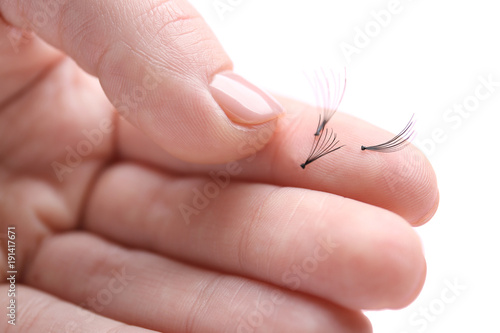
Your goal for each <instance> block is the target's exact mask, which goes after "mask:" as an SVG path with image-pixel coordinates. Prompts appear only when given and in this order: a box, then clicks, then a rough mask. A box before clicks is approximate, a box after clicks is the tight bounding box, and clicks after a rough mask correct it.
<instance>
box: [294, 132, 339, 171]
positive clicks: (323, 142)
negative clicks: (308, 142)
mask: <svg viewBox="0 0 500 333" xmlns="http://www.w3.org/2000/svg"><path fill="white" fill-rule="evenodd" d="M318 126H319V125H318ZM332 134H333V135H332ZM338 143H339V141H337V134H336V133H333V131H330V129H328V128H327V129H324V130H322V131H321V133H320V135H319V136H314V141H313V145H312V147H311V151H310V152H309V156H308V157H307V160H306V161H305V162H304V163H302V164H301V165H300V166H301V167H302V169H305V168H306V165H308V164H309V163H312V162H314V161H316V160H317V159H319V158H321V157H323V156H325V155H328V154H330V153H333V152H334V151H336V150H339V149H340V148H342V147H344V146H343V145H342V146H340V147H337V144H338Z"/></svg>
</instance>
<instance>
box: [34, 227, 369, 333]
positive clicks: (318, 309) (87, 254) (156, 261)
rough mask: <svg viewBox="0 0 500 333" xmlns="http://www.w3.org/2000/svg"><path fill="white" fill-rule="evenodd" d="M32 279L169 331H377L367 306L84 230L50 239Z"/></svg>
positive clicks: (100, 309)
mask: <svg viewBox="0 0 500 333" xmlns="http://www.w3.org/2000/svg"><path fill="white" fill-rule="evenodd" d="M47 272H51V274H47ZM26 280H27V282H28V283H30V284H33V285H34V286H36V287H38V288H40V289H43V290H46V291H48V292H51V293H53V294H55V295H57V296H59V297H61V298H64V299H67V300H69V301H71V302H74V303H77V304H82V306H84V307H87V308H89V310H90V311H94V312H97V313H98V314H100V315H105V316H108V317H110V318H114V319H116V320H120V321H123V322H126V323H128V324H132V325H137V326H141V327H147V328H150V329H155V330H158V331H162V332H254V331H263V332H265V331H269V330H270V329H271V328H272V329H273V330H274V331H276V332H353V333H354V332H356V333H360V332H371V328H370V324H369V323H368V322H367V320H366V318H365V317H364V316H363V315H362V314H361V313H360V312H356V311H350V310H346V309H342V308H340V307H337V306H334V305H331V304H328V303H326V302H324V301H321V300H318V299H313V298H310V297H307V296H303V295H297V294H294V293H291V292H289V291H286V290H282V289H280V288H277V287H271V286H269V285H265V284H263V283H258V282H255V281H250V280H248V279H244V278H241V277H235V276H230V275H224V274H221V273H216V272H211V271H207V270H205V269H199V268H194V267H190V266H188V265H185V264H181V263H178V262H175V261H172V260H168V259H165V258H161V257H160V256H157V255H153V254H151V253H147V252H145V251H139V250H127V249H124V248H122V247H119V246H116V245H114V244H111V243H109V242H107V241H104V240H102V239H99V238H97V237H95V236H93V235H89V234H85V233H80V234H76V233H75V234H68V235H64V236H57V237H54V238H52V239H51V240H48V241H47V242H45V243H44V246H43V247H42V248H41V249H40V251H39V253H38V255H37V257H36V259H35V260H34V262H33V265H32V266H31V269H30V270H29V272H28V273H27V277H26Z"/></svg>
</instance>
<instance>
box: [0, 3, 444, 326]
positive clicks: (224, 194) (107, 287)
mask: <svg viewBox="0 0 500 333" xmlns="http://www.w3.org/2000/svg"><path fill="white" fill-rule="evenodd" d="M40 3H41V2H37V1H29V0H23V1H12V0H6V1H3V2H2V3H1V4H0V13H1V15H2V18H1V19H0V36H1V37H0V38H2V40H1V42H0V58H1V59H0V60H1V61H0V227H1V228H2V229H1V230H2V231H1V232H2V233H3V232H4V231H5V230H7V226H8V225H14V226H16V234H17V238H16V265H17V270H18V272H19V273H18V275H17V281H16V288H17V291H18V293H17V294H18V297H17V302H18V304H22V306H20V307H19V308H18V313H17V314H18V317H17V319H18V321H17V325H16V327H13V326H11V325H8V324H7V322H6V321H5V320H2V321H0V331H3V332H16V331H22V332H40V331H50V330H52V331H54V332H59V331H63V330H67V331H69V332H71V331H75V330H76V328H79V329H80V330H79V332H95V331H110V332H143V331H144V332H146V331H149V330H153V331H161V332H235V331H236V332H247V331H252V330H253V331H254V332H358V333H359V332H371V326H370V323H369V322H368V321H367V319H366V318H365V317H364V316H363V314H362V312H361V310H362V309H385V308H401V307H404V306H406V305H408V304H409V303H410V302H411V301H412V300H413V299H414V298H415V297H416V296H417V295H418V293H419V291H420V289H421V288H422V285H423V282H424V279H425V271H426V266H425V259H424V256H423V251H422V247H421V244H420V240H419V238H418V236H417V234H416V233H415V232H414V231H413V229H412V226H417V225H421V224H424V223H426V222H427V221H428V220H429V219H430V218H431V217H432V215H433V214H434V212H435V211H436V209H437V205H438V198H439V195H438V189H437V184H436V178H435V175H434V172H433V170H432V167H431V166H430V164H429V162H428V161H427V160H426V158H425V157H424V156H423V154H421V153H420V152H419V151H418V150H417V149H416V148H414V147H413V146H409V147H407V148H405V149H404V150H402V151H400V152H398V153H394V154H377V153H373V152H362V151H360V149H359V147H360V146H361V145H362V144H371V143H379V142H384V141H386V140H387V139H388V138H391V137H392V135H391V134H390V133H388V132H386V131H383V130H381V129H379V128H376V127H374V126H373V125H370V124H368V123H366V122H364V121H362V120H360V119H356V118H354V117H352V116H349V115H347V114H344V113H341V112H338V113H337V114H336V115H335V116H334V118H333V119H332V121H331V123H330V124H329V126H333V128H334V130H335V132H336V133H337V134H338V137H339V138H340V139H341V143H342V144H346V145H347V146H346V147H344V148H342V149H341V150H339V151H337V152H335V153H334V154H331V155H328V156H327V157H324V158H323V159H321V160H319V161H316V162H314V163H312V164H310V165H308V166H307V167H306V170H302V169H301V168H300V166H299V164H300V163H302V162H303V160H304V159H305V157H306V156H307V153H308V151H309V149H310V145H311V140H312V137H313V135H312V134H313V132H314V129H315V127H316V122H317V112H318V110H315V109H314V108H311V107H309V106H307V105H304V104H301V103H298V102H295V101H292V100H289V99H286V98H279V100H280V102H281V103H282V104H283V106H284V107H285V109H286V112H287V114H286V115H285V116H282V117H280V118H279V119H274V120H270V121H269V122H265V123H263V124H261V125H258V126H251V127H248V126H242V125H238V124H234V123H232V122H231V121H229V120H228V118H227V117H226V116H225V114H224V112H223V111H222V110H221V109H220V108H219V107H218V105H217V103H215V101H214V100H213V99H212V98H211V95H210V93H209V88H208V85H209V83H210V80H211V78H212V77H213V76H214V75H215V74H216V73H218V72H221V71H223V70H228V69H231V66H232V65H231V62H230V60H229V59H228V58H227V56H226V55H225V53H224V51H223V50H222V48H221V47H220V45H219V44H218V42H217V41H216V39H215V37H214V36H213V35H212V33H211V32H210V30H209V29H208V28H207V27H206V25H205V23H204V21H203V20H202V19H201V18H200V17H199V15H198V14H197V13H196V12H195V11H194V10H193V9H192V8H191V7H190V6H189V5H188V4H187V3H185V2H182V1H174V0H171V1H152V0H151V1H141V2H139V1H128V2H127V1H125V2H123V5H122V6H121V7H120V8H116V7H117V6H116V5H115V4H114V2H112V1H91V0H86V1H79V2H67V3H66V2H65V1H62V0H61V1H60V2H59V5H58V7H57V10H55V11H50V13H51V15H52V17H50V18H51V19H50V20H49V21H47V22H46V23H45V24H41V23H40V24H35V23H31V24H30V23H27V22H37V21H36V19H35V18H36V17H38V16H37V14H38V15H39V14H40V13H47V8H44V7H41V6H42V5H41V4H40ZM28 29H33V30H34V31H35V33H36V36H35V35H30V34H28V33H27V31H28ZM23 32H24V33H26V34H27V35H26V36H24V37H23V38H22V39H21V40H20V42H19V43H17V44H16V45H13V43H12V36H14V35H13V33H16V36H19V34H20V33H23ZM49 44H50V45H49ZM14 46H15V47H14ZM147 73H150V75H151V76H150V77H149V78H150V79H153V80H154V78H155V77H157V78H159V79H158V80H157V81H148V82H147V84H146V85H145V82H144V78H145V75H147ZM151 73H153V74H151ZM155 75H157V76H155ZM151 82H156V83H157V84H156V85H154V88H152V89H146V92H147V94H146V95H145V96H144V98H142V97H141V98H140V100H135V101H134V100H132V101H131V102H130V103H128V104H127V105H128V109H127V110H125V109H124V107H123V105H124V103H123V101H124V99H123V95H124V94H125V95H127V94H128V95H130V96H133V95H131V94H132V93H133V92H134V88H135V87H138V86H139V87H141V86H142V87H152V86H151V85H150V83H151ZM171 87H175V89H171ZM115 109H118V110H119V111H122V112H121V113H122V116H121V117H120V116H118V114H117V113H116V111H115ZM99 133H100V134H99ZM82 142H90V145H89V144H85V143H82ZM85 145H87V146H85ZM85 148H88V149H87V150H85ZM71 151H77V152H78V151H83V152H85V154H83V155H85V156H83V155H82V154H81V155H79V158H77V157H75V156H73V155H71V153H70V152H71ZM68 154H69V155H71V156H72V157H69V162H71V163H68ZM228 161H236V162H233V163H227V162H228ZM54 162H57V163H60V164H61V165H66V166H67V167H68V168H69V169H70V171H68V169H65V170H66V172H64V173H62V174H59V177H58V174H57V172H55V171H54ZM70 164H71V165H70ZM198 191H199V192H198ZM205 191H208V192H206V193H209V195H208V196H209V197H208V198H206V199H205V200H201V199H199V197H198V199H197V195H198V194H197V193H203V192H205ZM197 200H201V201H197ZM182 207H184V208H185V207H190V208H191V210H189V212H190V213H189V214H187V215H186V213H185V211H184V214H183V209H182ZM4 240H5V239H2V254H1V258H0V265H1V271H0V274H1V279H2V281H5V278H6V276H5V275H6V273H5V272H6V271H7V262H6V258H7V256H6V253H5V251H6V247H5V242H4ZM0 289H1V290H0V293H1V294H2V295H5V294H6V293H7V290H8V289H9V287H8V286H7V285H6V284H3V285H0ZM81 307H83V308H84V309H82V308H81Z"/></svg>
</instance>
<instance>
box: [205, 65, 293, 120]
mask: <svg viewBox="0 0 500 333" xmlns="http://www.w3.org/2000/svg"><path fill="white" fill-rule="evenodd" d="M210 92H211V93H212V96H213V97H214V99H215V101H216V102H217V103H218V104H219V105H220V107H221V108H222V109H223V110H224V112H225V113H226V115H227V116H228V117H229V119H231V120H232V121H234V122H237V123H242V124H252V125H254V124H262V123H265V122H267V121H269V120H272V119H274V118H276V117H278V116H279V115H281V114H283V113H284V112H285V110H284V109H283V107H282V106H281V104H280V103H279V102H278V101H277V100H276V99H274V97H272V96H271V95H269V94H268V93H266V92H264V91H263V90H262V89H260V88H258V87H257V86H255V85H253V84H252V83H250V82H248V81H247V80H246V79H244V78H242V77H241V76H239V75H237V74H234V73H233V72H222V73H219V74H217V75H215V77H214V79H213V80H212V83H211V84H210Z"/></svg>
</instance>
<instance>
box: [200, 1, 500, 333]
mask: <svg viewBox="0 0 500 333" xmlns="http://www.w3.org/2000/svg"><path fill="white" fill-rule="evenodd" d="M191 2H192V3H193V4H194V5H195V7H196V8H197V9H198V10H199V11H200V12H201V13H202V15H203V16H204V17H205V19H206V20H207V22H208V23H209V24H210V26H211V27H212V28H213V30H214V31H215V33H216V35H217V36H218V37H219V39H220V40H221V42H222V44H223V45H224V47H225V48H226V50H227V52H228V54H229V55H230V56H231V58H232V59H233V61H234V63H235V69H236V71H237V72H238V73H239V74H241V75H243V76H244V77H246V78H247V79H249V80H250V81H252V82H254V83H256V84H257V85H259V86H262V87H265V88H267V89H268V90H270V91H273V92H275V93H279V94H282V95H286V96H293V97H296V98H298V99H301V100H304V101H307V102H311V103H314V102H315V101H314V96H313V93H312V91H311V88H310V86H309V84H308V82H307V80H306V79H305V76H304V72H306V73H308V72H309V73H310V70H311V69H315V68H319V67H321V66H323V67H332V66H333V67H342V66H346V67H347V73H348V74H347V75H348V83H347V91H346V95H345V98H344V101H343V103H342V106H341V110H342V111H344V112H347V113H350V114H353V115H356V116H358V117H360V118H364V119H366V120H369V121H371V122H373V123H374V124H376V125H378V126H380V127H383V128H385V129H387V130H390V131H392V132H398V131H399V130H400V129H401V128H402V126H404V124H406V122H407V121H408V119H409V117H410V115H411V114H412V113H416V114H417V116H418V128H417V130H418V137H417V142H416V143H417V144H418V145H420V146H422V142H427V144H426V145H425V146H424V147H423V148H424V149H425V151H426V154H427V156H428V157H429V159H430V161H431V162H432V164H433V166H434V168H435V170H436V173H437V176H438V181H439V188H440V195H441V204H440V207H439V210H438V212H437V214H436V216H435V217H434V218H433V220H432V221H431V222H430V223H428V224H427V225H425V226H423V227H420V228H418V229H417V231H418V233H419V234H420V235H421V238H422V241H423V243H424V247H425V252H426V257H427V262H428V275H427V281H426V284H425V286H424V289H423V291H422V293H421V295H420V296H419V297H418V299H417V300H416V301H415V302H414V303H413V304H412V305H410V306H409V307H407V308H406V309H403V310H399V311H378V312H368V313H367V315H368V316H369V317H370V319H371V320H372V322H373V326H374V332H376V333H382V332H383V333H414V332H500V324H499V319H498V317H499V315H500V302H499V298H500V286H499V284H500V269H499V268H500V242H498V238H499V237H500V233H499V231H500V226H499V225H500V217H499V215H500V214H499V206H500V200H499V199H500V195H499V190H498V189H499V187H500V177H499V175H498V172H499V171H500V162H499V155H500V150H499V144H500V140H499V136H498V135H497V134H496V133H498V128H499V126H500V115H499V114H500V84H498V86H496V87H493V88H492V90H493V92H492V93H491V94H490V95H489V96H488V97H484V96H483V97H482V100H479V99H477V98H476V97H475V93H476V88H477V87H478V86H481V79H480V78H481V77H483V78H484V79H487V78H488V77H490V76H491V79H492V80H493V81H495V82H500V15H499V14H500V10H499V9H498V6H497V5H498V1H493V0H475V1H472V0H469V1H466V0H458V1H457V0H455V1H452V0H444V1H431V0H413V1H411V0H400V1H395V2H394V1H390V0H383V1H380V0H377V1H367V0H358V1H349V0H337V1H326V0H318V1H307V2H306V1H302V0H301V1H299V0H296V1H290V0H288V1H285V0H220V2H221V3H225V4H229V5H230V6H231V7H230V8H231V10H228V11H225V12H223V13H222V12H217V10H216V9H215V6H214V5H215V4H216V3H217V1H215V0H191ZM392 4H396V5H397V4H399V5H398V6H396V7H397V9H398V10H397V12H396V13H395V14H391V18H390V22H389V20H388V19H386V22H385V23H384V25H385V26H381V24H379V23H376V22H377V21H376V20H375V18H374V16H373V14H372V12H375V13H380V11H381V10H385V9H388V8H393V7H392ZM366 28H369V29H371V30H369V33H370V34H371V37H369V41H368V42H367V41H365V43H364V44H366V45H363V44H360V40H357V41H356V37H359V36H357V34H358V31H359V30H365V29H366ZM358 29H359V30H358ZM356 42H357V44H356ZM347 44H350V45H351V46H352V47H356V45H357V46H359V47H358V48H357V53H355V54H352V56H351V57H346V55H345V54H344V53H343V52H342V50H341V46H342V45H344V46H345V45H347ZM480 92H481V93H483V94H485V93H486V92H487V90H486V89H485V88H480ZM474 102H478V104H477V105H474ZM464 103H466V104H467V103H468V108H469V109H470V110H471V111H470V112H469V111H467V113H464V114H463V115H461V116H460V115H459V114H458V113H456V112H455V111H453V107H454V105H463V104H464ZM450 108H451V110H450ZM447 115H448V116H452V117H455V118H453V120H451V119H448V118H445V117H446V116H447ZM457 117H458V118H457ZM433 133H434V135H435V136H437V137H436V138H437V139H438V141H440V142H434V144H433V145H430V143H429V142H430V140H432V137H433ZM426 140H427V141H426ZM432 146H434V147H432ZM449 283H452V284H454V283H458V284H459V285H460V286H462V287H463V288H465V290H458V291H455V293H453V291H452V290H447V288H448V284H449ZM443 295H444V296H443ZM425 309H428V311H429V314H430V315H429V317H427V319H425V317H424V316H423V315H421V312H420V311H425Z"/></svg>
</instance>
